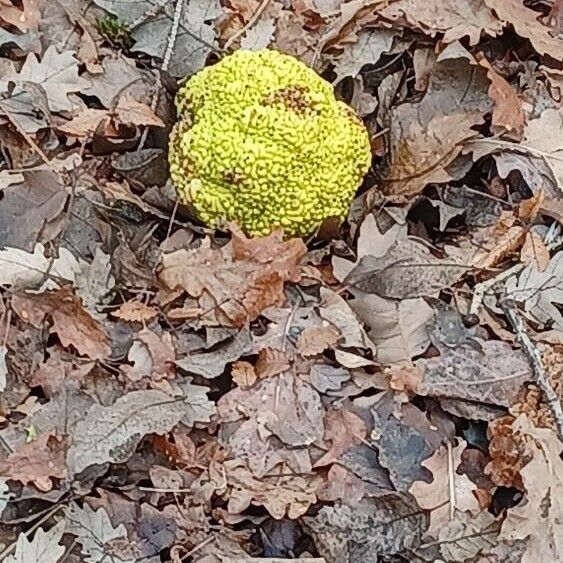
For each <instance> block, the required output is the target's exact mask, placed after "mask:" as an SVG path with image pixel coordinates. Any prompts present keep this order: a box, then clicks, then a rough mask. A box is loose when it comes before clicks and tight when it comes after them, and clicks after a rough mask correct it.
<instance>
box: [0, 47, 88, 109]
mask: <svg viewBox="0 0 563 563" xmlns="http://www.w3.org/2000/svg"><path fill="white" fill-rule="evenodd" d="M3 80H12V81H14V82H16V83H17V82H24V81H27V82H31V83H33V84H37V85H38V86H40V87H41V88H42V89H43V90H44V91H45V94H46V95H47V100H48V103H49V108H50V109H51V111H55V112H58V111H71V110H72V103H71V101H70V99H69V98H68V95H69V94H71V93H73V92H79V91H81V90H82V89H83V88H86V87H87V86H88V85H89V83H88V81H87V80H86V79H85V78H82V77H81V76H79V75H78V61H77V59H76V58H75V53H74V52H73V51H64V52H63V53H58V52H57V50H56V49H55V47H53V46H51V47H49V48H48V49H47V50H46V51H45V53H44V54H43V57H42V59H41V61H39V60H38V58H37V57H36V56H35V54H33V53H30V54H29V55H28V57H27V59H26V61H25V63H24V65H23V67H22V69H21V71H20V72H18V73H13V74H8V75H7V76H4V77H3Z"/></svg>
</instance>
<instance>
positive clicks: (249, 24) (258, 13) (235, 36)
mask: <svg viewBox="0 0 563 563" xmlns="http://www.w3.org/2000/svg"><path fill="white" fill-rule="evenodd" d="M269 3H270V0H262V2H261V3H260V6H258V8H256V11H255V12H254V14H252V17H251V18H250V19H249V20H248V21H247V22H246V24H245V25H244V26H243V27H241V28H240V29H239V30H238V31H235V32H234V33H233V34H232V35H231V36H230V37H229V38H228V39H227V41H225V45H224V46H223V49H225V51H228V50H229V48H230V47H231V45H232V44H233V43H234V42H235V41H236V40H237V39H238V38H239V37H241V36H242V35H244V34H245V33H246V32H247V31H248V30H249V29H250V28H252V27H253V26H254V24H255V23H256V22H257V21H258V20H259V19H260V17H261V16H262V14H263V13H264V10H265V9H266V8H267V7H268V4H269Z"/></svg>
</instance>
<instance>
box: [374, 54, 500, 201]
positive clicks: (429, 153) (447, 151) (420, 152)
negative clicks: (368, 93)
mask: <svg viewBox="0 0 563 563" xmlns="http://www.w3.org/2000/svg"><path fill="white" fill-rule="evenodd" d="M451 51H452V52H451V53H450V51H448V50H447V49H446V50H445V51H444V52H443V53H442V54H441V60H440V61H439V62H438V63H437V64H436V67H435V69H434V71H433V72H432V74H431V76H430V83H429V87H428V90H427V92H426V95H425V96H424V98H423V100H422V101H421V102H419V103H409V104H401V105H399V106H397V107H396V108H394V109H393V110H392V111H391V114H390V116H389V127H390V131H389V145H390V146H389V161H390V167H389V173H388V174H387V176H386V178H385V183H384V186H383V190H384V191H385V193H386V194H387V195H389V196H394V197H398V198H399V199H400V198H405V197H412V196H414V195H417V194H418V193H420V191H422V189H423V188H424V187H425V186H426V185H427V184H432V183H444V182H448V181H450V180H452V179H454V178H455V174H454V172H453V169H452V170H450V169H449V168H448V167H449V165H450V164H451V163H453V161H454V159H455V158H456V157H457V156H458V154H459V153H460V152H461V149H462V148H463V145H464V144H465V143H467V142H468V141H469V140H470V139H472V138H474V137H476V132H475V130H474V129H473V126H475V125H477V124H478V123H480V122H482V120H483V114H484V113H485V112H486V111H488V109H489V105H490V102H489V100H488V96H487V94H486V92H487V90H488V87H487V86H486V83H487V79H486V76H485V72H484V71H483V72H482V73H481V72H480V70H482V69H475V68H474V66H473V65H474V61H473V60H472V59H471V58H470V60H467V57H468V56H469V57H471V55H469V53H467V52H465V53H461V54H460V53H458V52H457V51H456V50H455V49H453V48H452V49H451ZM461 84H464V87H461ZM437 112H440V114H438V113H437Z"/></svg>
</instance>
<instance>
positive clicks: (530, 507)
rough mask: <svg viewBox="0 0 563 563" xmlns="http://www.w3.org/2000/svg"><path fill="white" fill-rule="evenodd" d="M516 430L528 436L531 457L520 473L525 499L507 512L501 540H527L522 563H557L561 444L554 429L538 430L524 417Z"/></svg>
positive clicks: (562, 482)
mask: <svg viewBox="0 0 563 563" xmlns="http://www.w3.org/2000/svg"><path fill="white" fill-rule="evenodd" d="M513 427H514V429H515V430H516V432H518V433H521V434H522V435H523V436H524V437H525V439H526V450H527V453H528V455H529V456H530V461H529V462H528V464H527V465H525V466H524V467H523V468H522V469H521V470H520V473H521V475H522V481H523V484H524V488H525V489H526V497H525V499H524V500H523V501H522V502H521V503H520V504H519V505H518V506H515V507H514V508H510V509H509V510H508V514H507V518H506V520H505V522H504V523H503V525H502V529H501V533H500V539H505V540H518V539H526V540H527V542H526V550H525V552H524V554H523V556H522V563H532V562H535V561H542V560H543V561H557V560H558V559H559V558H560V554H561V553H562V550H563V544H562V542H563V536H562V534H561V519H562V517H563V505H562V499H563V461H562V460H561V450H562V445H561V442H560V440H559V439H558V437H557V435H556V433H555V432H554V431H553V430H549V429H547V428H535V427H534V426H533V425H532V423H531V422H530V421H529V419H527V418H526V417H525V415H521V416H520V417H519V418H518V419H516V420H515V422H514V424H513Z"/></svg>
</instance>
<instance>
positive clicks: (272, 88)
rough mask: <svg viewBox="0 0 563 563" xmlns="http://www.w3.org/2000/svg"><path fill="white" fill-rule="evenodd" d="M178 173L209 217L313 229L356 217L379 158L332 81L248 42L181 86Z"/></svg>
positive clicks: (174, 166) (250, 230) (253, 227)
mask: <svg viewBox="0 0 563 563" xmlns="http://www.w3.org/2000/svg"><path fill="white" fill-rule="evenodd" d="M176 107H177V110H178V121H177V123H176V125H175V126H174V128H173V131H172V133H171V137H170V147H169V163H170V174H171V179H172V183H173V184H174V186H175V189H176V192H177V194H178V198H179V200H180V202H181V203H185V204H188V205H189V206H191V208H192V209H193V210H194V211H195V213H196V215H197V216H198V218H199V219H200V220H201V221H203V222H204V223H206V224H208V225H210V226H215V225H217V224H218V223H220V222H222V221H232V222H235V223H237V224H238V225H239V226H240V227H241V228H242V229H243V230H244V231H245V232H246V233H247V234H248V235H251V236H259V235H267V234H269V233H270V232H271V231H272V230H274V229H278V228H281V229H283V230H284V232H285V234H286V235H287V236H306V235H309V234H311V233H313V232H315V230H316V229H318V227H319V226H320V225H321V223H322V222H323V220H324V219H326V218H328V217H336V218H338V219H340V220H342V219H343V218H345V217H346V215H347V213H348V209H349V206H350V202H351V200H352V197H353V196H354V194H355V192H356V190H357V188H358V186H359V185H360V183H361V182H362V179H363V177H364V175H365V174H366V172H367V170H368V169H369V166H370V163H371V150H370V142H369V136H368V132H367V130H366V128H365V126H364V124H363V122H362V121H361V120H360V119H359V118H358V117H357V116H356V114H355V113H354V111H353V110H352V109H351V108H350V107H349V106H347V105H346V104H345V103H344V102H342V101H339V100H337V99H336V97H335V95H334V90H333V87H332V85H331V84H330V83H329V82H327V81H326V80H324V79H323V78H321V77H320V76H319V75H318V74H317V73H316V72H315V71H314V70H312V69H311V68H309V67H307V66H306V65H305V64H303V63H302V62H300V61H299V60H297V59H296V58H294V57H292V56H289V55H285V54H282V53H280V52H278V51H274V50H269V49H265V50H261V51H247V50H239V51H236V52H235V53H233V54H232V55H228V56H226V57H225V58H223V59H222V60H221V61H219V62H218V63H217V64H215V65H212V66H208V67H205V68H204V69H202V70H201V71H199V72H198V73H196V74H195V75H193V76H192V77H191V78H190V79H189V80H188V81H187V82H186V83H185V85H184V86H183V87H182V88H181V89H180V90H179V91H178V93H177V95H176Z"/></svg>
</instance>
